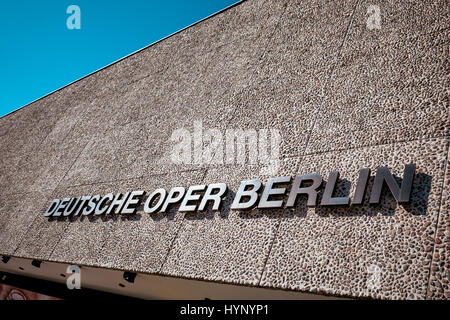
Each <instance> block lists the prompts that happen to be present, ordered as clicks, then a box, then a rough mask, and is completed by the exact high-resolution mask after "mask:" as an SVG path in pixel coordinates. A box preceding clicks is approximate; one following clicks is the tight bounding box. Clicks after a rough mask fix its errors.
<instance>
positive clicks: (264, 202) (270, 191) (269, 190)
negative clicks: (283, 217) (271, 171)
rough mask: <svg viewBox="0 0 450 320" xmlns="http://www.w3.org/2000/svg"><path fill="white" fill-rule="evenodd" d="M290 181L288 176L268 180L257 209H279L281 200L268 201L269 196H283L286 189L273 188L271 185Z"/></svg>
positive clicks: (281, 203)
mask: <svg viewBox="0 0 450 320" xmlns="http://www.w3.org/2000/svg"><path fill="white" fill-rule="evenodd" d="M290 181H291V177H290V176H287V177H277V178H271V179H268V180H267V183H266V187H265V188H264V191H263V193H262V195H261V200H259V204H258V208H281V206H282V205H283V200H269V196H271V195H275V194H285V193H286V188H273V185H274V184H276V183H289V182H290Z"/></svg>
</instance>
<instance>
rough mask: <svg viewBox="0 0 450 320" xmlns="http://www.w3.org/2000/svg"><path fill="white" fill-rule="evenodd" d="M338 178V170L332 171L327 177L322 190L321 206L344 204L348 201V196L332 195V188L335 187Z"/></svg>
mask: <svg viewBox="0 0 450 320" xmlns="http://www.w3.org/2000/svg"><path fill="white" fill-rule="evenodd" d="M338 178H339V172H337V171H332V172H331V173H330V176H329V177H328V181H327V184H326V185H325V191H324V192H323V197H322V201H321V202H320V205H321V206H346V205H348V204H349V202H350V198H349V197H333V192H334V189H336V182H337V180H338Z"/></svg>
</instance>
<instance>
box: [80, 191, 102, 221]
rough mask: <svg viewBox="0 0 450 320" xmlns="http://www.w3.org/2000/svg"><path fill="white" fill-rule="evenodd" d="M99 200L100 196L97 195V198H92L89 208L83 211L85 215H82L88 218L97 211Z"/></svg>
mask: <svg viewBox="0 0 450 320" xmlns="http://www.w3.org/2000/svg"><path fill="white" fill-rule="evenodd" d="M98 200H100V195H99V194H96V195H95V196H92V197H91V198H90V199H89V202H88V203H87V207H86V208H84V210H83V213H82V214H83V216H88V215H90V214H91V213H93V212H94V211H95V206H96V204H97V201H98Z"/></svg>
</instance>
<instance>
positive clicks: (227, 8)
mask: <svg viewBox="0 0 450 320" xmlns="http://www.w3.org/2000/svg"><path fill="white" fill-rule="evenodd" d="M245 1H247V0H238V1H237V2H236V3H233V4H231V5H229V6H228V7H225V8H223V9H221V10H219V11H217V12H214V13H212V14H210V15H209V16H206V17H205V18H203V19H200V20H198V21H196V22H194V23H192V24H190V25H188V26H186V27H184V28H182V29H180V30H177V31H175V32H173V33H171V34H169V35H167V36H165V37H164V38H161V39H159V40H156V41H155V42H152V43H150V44H149V45H146V46H145V47H142V48H140V49H138V50H136V51H133V52H132V53H130V54H127V55H126V56H123V57H122V58H119V59H117V60H115V61H113V62H111V63H109V64H107V65H105V66H103V67H101V68H99V69H97V70H95V71H92V72H91V73H88V74H86V75H84V76H82V77H81V78H78V79H76V80H74V81H72V82H69V83H68V84H65V85H63V86H62V87H60V88H58V89H55V90H53V91H51V92H49V93H47V94H45V95H43V96H42V97H40V98H37V99H35V100H33V101H31V102H28V103H27V104H25V105H23V106H21V107H19V108H17V109H15V110H13V111H10V112H8V113H6V114H4V115H3V116H0V119H2V118H4V117H6V116H9V115H11V114H13V113H14V112H16V111H19V110H21V109H23V108H25V107H27V106H29V105H31V104H33V103H35V102H36V101H39V100H41V99H44V98H45V97H47V96H49V95H51V94H53V93H55V92H58V91H60V90H62V89H64V88H66V87H68V86H70V85H72V84H74V83H76V82H78V81H80V80H83V79H84V78H87V77H89V76H91V75H93V74H96V73H97V72H99V71H102V70H104V69H106V68H108V67H110V66H112V65H114V64H116V63H118V62H120V61H122V60H124V59H126V58H128V57H130V56H132V55H135V54H137V53H139V52H141V51H143V50H145V49H148V48H150V47H151V46H153V45H155V44H157V43H159V42H161V41H164V40H166V39H168V38H170V37H172V36H174V35H176V34H178V33H180V32H182V31H184V30H186V29H189V28H191V27H193V26H195V25H196V24H199V23H201V22H203V21H205V20H208V19H209V18H212V17H214V16H216V15H218V14H221V13H222V12H224V11H226V10H229V9H231V8H233V7H235V6H237V5H239V4H241V3H243V2H245Z"/></svg>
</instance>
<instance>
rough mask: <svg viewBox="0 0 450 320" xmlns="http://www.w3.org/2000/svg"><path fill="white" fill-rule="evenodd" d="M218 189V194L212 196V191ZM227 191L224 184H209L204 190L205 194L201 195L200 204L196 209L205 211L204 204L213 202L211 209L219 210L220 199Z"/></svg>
mask: <svg viewBox="0 0 450 320" xmlns="http://www.w3.org/2000/svg"><path fill="white" fill-rule="evenodd" d="M215 189H219V192H217V193H216V194H212V192H213V190H215ZM226 191H227V185H226V184H225V183H215V184H210V185H209V186H208V188H207V189H206V192H205V194H204V195H203V198H202V202H201V203H200V206H199V207H198V210H200V211H203V210H205V207H206V204H207V202H208V201H214V205H213V207H212V209H213V210H219V209H220V204H221V202H222V197H223V195H224V194H225V192H226Z"/></svg>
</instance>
